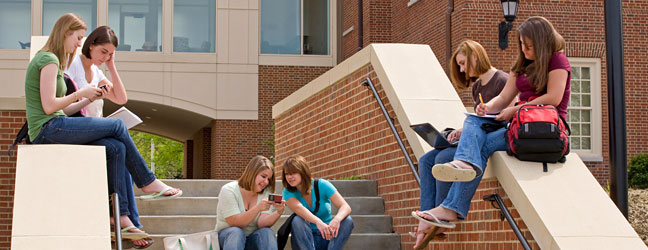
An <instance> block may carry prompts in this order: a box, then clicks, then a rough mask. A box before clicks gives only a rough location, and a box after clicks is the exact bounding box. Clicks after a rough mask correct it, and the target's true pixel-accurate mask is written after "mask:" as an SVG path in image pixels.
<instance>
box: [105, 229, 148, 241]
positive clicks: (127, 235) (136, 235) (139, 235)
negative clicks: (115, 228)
mask: <svg viewBox="0 0 648 250" xmlns="http://www.w3.org/2000/svg"><path fill="white" fill-rule="evenodd" d="M131 229H137V227H135V226H129V227H125V228H122V230H121V235H122V239H126V240H139V239H144V238H150V236H149V235H148V234H147V233H145V232H131V231H129V230H131ZM116 237H117V236H115V233H114V232H112V233H111V235H110V239H111V240H113V241H114V240H115V238H116Z"/></svg>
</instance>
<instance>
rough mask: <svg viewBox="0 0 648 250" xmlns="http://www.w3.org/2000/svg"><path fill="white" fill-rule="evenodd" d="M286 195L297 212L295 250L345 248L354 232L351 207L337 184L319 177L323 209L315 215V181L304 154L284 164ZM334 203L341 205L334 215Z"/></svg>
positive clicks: (293, 227) (293, 209)
mask: <svg viewBox="0 0 648 250" xmlns="http://www.w3.org/2000/svg"><path fill="white" fill-rule="evenodd" d="M282 178H283V186H284V187H285V189H284V191H283V197H284V199H285V200H286V201H287V204H288V208H290V209H291V210H292V211H293V212H295V213H296V214H297V216H295V218H294V219H293V221H292V232H291V233H292V238H291V244H292V248H293V249H304V250H306V249H308V250H315V249H317V250H323V249H329V250H338V249H342V248H343V247H344V244H346V242H347V240H348V239H349V236H351V231H353V220H352V219H351V216H349V214H351V207H350V206H349V204H348V203H347V202H346V201H345V200H344V198H342V195H340V193H339V192H338V191H337V190H336V189H335V187H334V186H333V184H331V183H330V182H329V181H327V180H324V179H318V180H317V181H318V186H319V187H318V189H319V209H318V211H317V212H316V213H315V214H313V211H314V210H315V207H316V205H317V204H315V202H316V200H317V198H316V197H315V192H314V188H315V183H314V181H313V179H312V178H311V171H310V167H309V166H308V163H307V162H306V160H305V159H304V157H302V156H299V155H297V156H293V157H290V158H288V159H287V160H286V161H285V162H284V163H283V172H282ZM331 203H333V205H334V206H335V207H337V209H338V212H337V214H336V215H335V216H333V214H331Z"/></svg>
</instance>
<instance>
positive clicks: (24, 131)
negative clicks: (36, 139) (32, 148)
mask: <svg viewBox="0 0 648 250" xmlns="http://www.w3.org/2000/svg"><path fill="white" fill-rule="evenodd" d="M28 132H29V127H28V126H27V122H25V124H23V126H22V128H20V131H18V134H17V135H16V139H15V140H14V142H13V144H11V146H9V150H7V154H8V155H9V156H11V151H13V149H14V148H15V147H16V144H18V143H21V142H27V144H31V141H30V140H29V134H28Z"/></svg>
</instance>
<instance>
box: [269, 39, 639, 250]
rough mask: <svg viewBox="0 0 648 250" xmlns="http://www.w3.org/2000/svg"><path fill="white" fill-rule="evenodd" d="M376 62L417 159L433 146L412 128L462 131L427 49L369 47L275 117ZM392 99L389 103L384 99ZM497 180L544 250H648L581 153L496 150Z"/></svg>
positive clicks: (452, 94)
mask: <svg viewBox="0 0 648 250" xmlns="http://www.w3.org/2000/svg"><path fill="white" fill-rule="evenodd" d="M368 64H370V65H371V66H372V67H373V68H374V71H375V72H376V75H377V77H378V79H379V81H380V85H381V86H382V88H383V89H384V91H385V94H386V96H387V99H388V100H387V102H389V104H390V105H391V106H392V107H393V109H394V113H395V114H396V118H397V120H398V122H399V123H400V124H401V126H402V129H403V131H404V133H405V135H406V137H407V141H408V142H409V145H410V146H411V148H412V149H413V151H414V154H415V155H416V157H417V158H418V157H420V156H421V155H423V153H424V152H427V151H428V150H430V149H431V147H430V146H429V145H428V144H427V143H426V142H425V141H423V140H422V139H421V138H419V137H418V136H417V135H416V134H415V133H414V132H413V131H412V130H411V129H409V128H407V127H409V125H411V124H418V123H424V122H428V123H430V124H432V125H433V126H434V127H436V128H437V129H443V128H446V127H454V128H459V127H461V126H462V123H463V120H464V118H465V115H464V114H463V112H464V111H466V108H465V107H464V106H463V103H462V102H461V99H460V98H459V96H458V94H457V92H456V91H455V90H454V88H453V86H452V84H451V83H450V81H449V80H448V77H447V76H446V74H445V72H444V71H443V68H442V67H441V64H440V63H439V62H438V60H437V58H436V56H435V55H434V52H432V50H431V48H430V47H429V46H428V45H413V44H371V45H369V46H367V47H366V48H364V49H363V50H361V51H360V52H358V53H356V54H355V55H353V56H352V57H350V58H348V59H347V60H345V61H344V62H342V63H340V64H339V65H338V66H336V67H334V68H333V69H331V70H329V71H328V72H326V73H325V74H323V75H322V76H320V77H318V78H317V79H315V80H313V81H312V82H310V83H309V84H307V85H305V86H304V87H302V88H301V89H299V90H297V91H296V92H295V93H293V94H292V95H290V96H288V97H286V98H285V99H284V100H282V101H280V102H279V103H277V104H276V105H274V106H273V114H272V116H273V118H275V119H276V118H278V117H280V116H281V115H282V114H284V113H287V112H289V111H290V110H291V109H292V108H293V107H296V106H298V105H299V104H300V103H302V102H304V101H306V100H307V99H308V98H310V97H311V96H313V95H315V94H316V93H318V92H320V91H322V90H325V89H326V88H327V87H329V86H331V85H332V84H334V83H336V82H338V81H340V80H343V79H344V78H346V77H347V76H349V75H350V74H352V73H354V72H355V71H357V70H358V69H360V68H362V67H364V66H366V65H368ZM383 101H386V100H383ZM492 177H496V178H497V179H498V181H499V182H500V183H501V184H502V187H503V188H504V190H505V191H506V193H507V194H508V196H509V198H510V199H511V201H512V203H513V205H514V206H515V208H516V209H517V210H518V211H519V213H520V217H521V218H522V219H523V220H524V223H525V224H526V225H527V226H528V228H529V230H530V231H531V233H532V235H533V237H534V239H535V240H536V241H537V243H538V245H539V246H540V247H541V248H542V249H646V246H645V245H644V244H643V242H642V241H641V239H640V238H639V237H638V235H637V234H636V232H635V231H634V230H633V229H632V227H631V226H630V224H629V223H628V222H627V220H626V219H625V218H624V217H623V215H622V214H621V212H620V211H619V210H618V209H617V208H616V206H615V205H614V203H612V201H611V199H610V198H609V197H608V196H607V194H606V193H605V192H604V191H603V189H602V188H601V186H600V185H599V184H598V182H597V181H596V179H595V178H594V176H592V174H591V173H590V171H589V170H588V169H587V167H586V166H585V164H584V163H583V162H582V160H581V159H580V158H579V157H578V156H577V155H575V154H571V155H569V156H568V160H567V162H566V163H564V164H549V171H548V172H546V173H544V172H542V164H541V163H536V162H521V161H518V160H517V159H515V158H513V157H511V156H508V155H507V154H506V152H496V153H495V155H494V156H493V157H491V159H490V161H489V167H488V168H487V171H486V173H485V176H484V178H492Z"/></svg>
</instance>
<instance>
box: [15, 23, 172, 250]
mask: <svg viewBox="0 0 648 250" xmlns="http://www.w3.org/2000/svg"><path fill="white" fill-rule="evenodd" d="M86 30H87V28H86V25H85V23H84V22H83V20H81V18H79V17H78V16H77V15H74V14H72V13H68V14H65V15H63V16H61V17H60V18H59V19H58V20H57V21H56V24H54V28H53V29H52V32H51V34H50V36H49V38H48V40H47V42H46V44H45V46H44V47H43V48H42V49H41V50H40V51H38V53H36V55H35V56H34V58H33V59H32V60H31V62H30V63H29V65H28V66H27V74H26V77H25V100H26V113H27V124H28V127H29V132H28V133H29V138H30V139H31V141H32V143H34V144H80V145H99V146H104V147H105V149H106V160H107V169H108V171H107V173H108V191H109V193H117V195H118V197H119V210H120V213H121V214H122V215H124V216H121V217H120V218H119V220H120V222H121V225H122V226H123V227H124V228H122V230H121V231H122V233H123V236H124V238H125V239H132V240H138V239H142V238H147V237H148V234H146V233H144V232H143V231H142V230H140V229H138V228H136V227H134V226H133V223H132V222H131V220H130V219H129V218H128V216H126V215H128V214H129V210H128V207H129V199H127V191H126V190H128V187H127V186H129V185H131V183H124V182H123V180H124V178H125V177H124V175H125V174H127V173H130V175H131V176H132V178H133V180H134V182H135V184H136V185H137V186H138V187H139V188H140V189H141V190H142V191H143V192H145V193H151V194H149V195H146V196H144V197H143V198H146V199H168V198H175V197H178V196H180V195H182V191H181V190H180V189H177V188H172V187H169V186H167V185H166V184H164V183H163V182H162V181H160V180H158V179H157V178H156V177H155V175H154V174H153V173H152V172H151V171H150V170H149V169H148V166H147V165H146V161H144V159H143V158H142V156H141V155H140V154H139V152H138V151H137V147H136V146H135V144H134V143H133V140H132V139H131V137H130V135H129V134H128V130H127V129H126V127H125V126H124V123H123V122H122V121H121V120H119V119H105V118H95V117H67V116H65V113H64V111H63V109H65V108H66V107H68V106H70V105H71V104H73V103H75V102H78V100H79V99H80V98H86V99H95V98H98V97H101V96H104V95H108V93H107V92H108V90H107V89H106V90H102V89H100V88H98V87H95V86H92V85H88V86H85V87H82V88H80V89H79V90H78V91H76V92H73V93H72V94H69V95H65V93H66V89H67V88H66V85H65V83H64V81H63V70H64V69H66V68H67V65H70V63H71V61H72V59H73V58H74V54H75V51H76V48H78V47H79V46H80V45H81V40H82V39H83V35H84V34H85V32H86ZM66 59H67V60H66ZM149 245H150V243H146V244H145V245H142V246H141V247H146V246H149ZM141 247H140V248H141Z"/></svg>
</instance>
